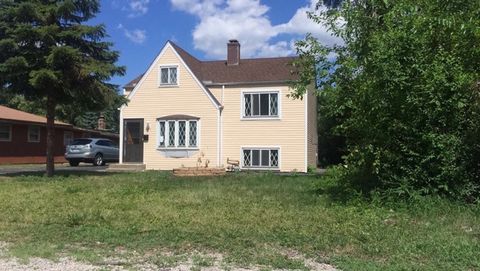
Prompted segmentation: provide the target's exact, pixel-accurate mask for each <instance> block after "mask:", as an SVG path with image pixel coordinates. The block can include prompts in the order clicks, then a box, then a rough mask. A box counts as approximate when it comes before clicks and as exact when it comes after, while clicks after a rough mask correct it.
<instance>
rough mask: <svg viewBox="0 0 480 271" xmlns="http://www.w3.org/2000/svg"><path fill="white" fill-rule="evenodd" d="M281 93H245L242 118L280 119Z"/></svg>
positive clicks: (243, 95)
mask: <svg viewBox="0 0 480 271" xmlns="http://www.w3.org/2000/svg"><path fill="white" fill-rule="evenodd" d="M279 96H280V94H279V92H278V91H273V92H264V91H262V92H245V93H243V94H242V117H243V118H245V119H248V118H279V116H280V106H279V105H280V99H279Z"/></svg>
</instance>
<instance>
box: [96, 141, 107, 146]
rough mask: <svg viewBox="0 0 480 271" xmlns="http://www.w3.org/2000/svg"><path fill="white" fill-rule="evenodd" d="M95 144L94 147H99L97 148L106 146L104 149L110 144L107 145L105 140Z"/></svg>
mask: <svg viewBox="0 0 480 271" xmlns="http://www.w3.org/2000/svg"><path fill="white" fill-rule="evenodd" d="M95 144H96V145H99V146H106V147H108V146H110V144H109V143H108V141H107V140H99V141H97V143H95Z"/></svg>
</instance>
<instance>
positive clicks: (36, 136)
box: [28, 125, 40, 142]
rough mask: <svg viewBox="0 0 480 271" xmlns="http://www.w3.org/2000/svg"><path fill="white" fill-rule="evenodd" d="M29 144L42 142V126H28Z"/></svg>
mask: <svg viewBox="0 0 480 271" xmlns="http://www.w3.org/2000/svg"><path fill="white" fill-rule="evenodd" d="M28 142H40V126H33V125H32V126H28Z"/></svg>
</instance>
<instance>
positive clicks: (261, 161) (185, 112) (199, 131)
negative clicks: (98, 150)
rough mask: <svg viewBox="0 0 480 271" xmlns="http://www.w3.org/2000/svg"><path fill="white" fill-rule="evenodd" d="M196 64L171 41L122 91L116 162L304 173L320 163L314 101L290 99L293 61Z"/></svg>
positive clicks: (236, 55)
mask: <svg viewBox="0 0 480 271" xmlns="http://www.w3.org/2000/svg"><path fill="white" fill-rule="evenodd" d="M226 49H227V60H219V61H201V60H198V59H197V58H195V57H193V56H192V55H190V54H189V53H187V52H186V51H185V50H183V49H182V48H180V47H179V46H177V45H176V44H174V43H173V42H171V41H168V42H167V43H166V45H165V46H164V47H163V49H162V50H161V52H160V54H158V56H157V57H156V58H155V60H154V61H153V62H152V64H151V65H150V67H149V68H148V70H147V71H146V72H145V73H144V74H143V75H141V76H139V77H138V78H136V79H134V80H133V81H131V82H130V83H128V84H127V85H126V86H125V87H124V91H125V95H127V96H128V99H129V100H130V102H129V103H128V104H126V105H124V106H122V107H121V109H120V110H121V113H120V122H121V125H120V127H121V130H120V134H121V135H122V140H120V153H121V155H120V163H141V164H145V167H146V168H147V169H159V170H170V169H173V168H178V167H182V166H185V167H194V166H197V165H198V161H199V159H198V158H199V157H201V159H202V161H206V160H208V161H209V166H210V167H215V166H217V167H221V166H225V165H226V164H227V159H233V160H238V161H240V167H241V169H243V170H246V169H257V170H258V169H267V170H278V171H300V172H305V171H307V167H308V166H309V165H311V166H316V164H317V122H316V117H317V110H316V106H317V104H316V98H315V95H314V93H313V90H310V91H309V92H308V93H307V94H306V95H305V96H304V97H303V99H293V98H291V97H289V96H288V94H289V93H291V89H290V87H289V82H290V81H291V80H293V79H295V78H294V75H293V74H292V72H291V70H292V66H291V65H289V64H290V63H291V61H292V60H294V57H276V58H255V59H241V58H240V44H239V42H238V41H236V40H231V41H230V42H229V43H228V44H227V48H226Z"/></svg>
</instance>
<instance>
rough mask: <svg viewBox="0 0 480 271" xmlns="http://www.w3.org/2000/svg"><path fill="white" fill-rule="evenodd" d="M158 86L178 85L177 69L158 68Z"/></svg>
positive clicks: (170, 67) (171, 67) (175, 67)
mask: <svg viewBox="0 0 480 271" xmlns="http://www.w3.org/2000/svg"><path fill="white" fill-rule="evenodd" d="M160 85H161V86H162V85H178V67H177V66H161V67H160Z"/></svg>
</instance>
